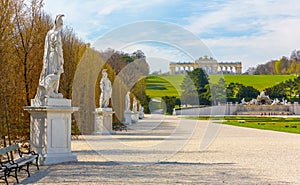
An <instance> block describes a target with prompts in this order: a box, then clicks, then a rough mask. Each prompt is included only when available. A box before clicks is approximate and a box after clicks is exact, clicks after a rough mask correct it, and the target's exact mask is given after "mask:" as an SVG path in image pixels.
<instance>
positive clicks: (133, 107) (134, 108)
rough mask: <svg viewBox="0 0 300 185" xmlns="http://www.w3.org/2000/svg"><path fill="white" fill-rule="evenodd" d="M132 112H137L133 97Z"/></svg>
mask: <svg viewBox="0 0 300 185" xmlns="http://www.w3.org/2000/svg"><path fill="white" fill-rule="evenodd" d="M132 111H133V112H137V101H136V99H135V97H134V98H133V103H132Z"/></svg>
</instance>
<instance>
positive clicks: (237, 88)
mask: <svg viewBox="0 0 300 185" xmlns="http://www.w3.org/2000/svg"><path fill="white" fill-rule="evenodd" d="M226 94H227V100H228V101H229V102H240V101H241V99H243V98H245V100H246V101H250V100H251V99H253V98H256V97H257V95H259V91H258V90H257V89H255V88H253V87H252V86H244V85H243V84H239V83H230V84H228V86H227V87H226Z"/></svg>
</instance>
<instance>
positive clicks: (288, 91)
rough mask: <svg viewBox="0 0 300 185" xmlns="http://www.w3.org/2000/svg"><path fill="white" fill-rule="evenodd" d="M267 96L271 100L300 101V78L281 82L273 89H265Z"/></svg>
mask: <svg viewBox="0 0 300 185" xmlns="http://www.w3.org/2000/svg"><path fill="white" fill-rule="evenodd" d="M265 91H266V94H268V95H269V96H270V97H271V98H273V99H274V98H285V99H287V100H288V101H291V102H294V101H299V95H300V77H299V76H298V77H297V78H295V79H293V80H291V79H290V80H287V81H285V82H281V83H279V84H277V85H275V86H273V87H270V88H266V89H265Z"/></svg>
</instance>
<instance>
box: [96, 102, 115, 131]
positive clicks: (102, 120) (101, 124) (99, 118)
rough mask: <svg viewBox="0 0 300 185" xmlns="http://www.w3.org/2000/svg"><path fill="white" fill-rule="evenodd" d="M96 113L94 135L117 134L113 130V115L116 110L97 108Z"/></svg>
mask: <svg viewBox="0 0 300 185" xmlns="http://www.w3.org/2000/svg"><path fill="white" fill-rule="evenodd" d="M94 114H95V126H94V132H93V134H94V135H109V134H115V132H114V131H113V130H112V128H113V127H112V115H113V114H114V112H113V111H112V109H111V108H97V109H95V112H94Z"/></svg>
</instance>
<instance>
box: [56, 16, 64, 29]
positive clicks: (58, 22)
mask: <svg viewBox="0 0 300 185" xmlns="http://www.w3.org/2000/svg"><path fill="white" fill-rule="evenodd" d="M64 16H65V15H64V14H58V15H57V16H56V18H55V21H54V28H56V29H58V30H61V28H62V26H63V20H62V18H63V17H64Z"/></svg>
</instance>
